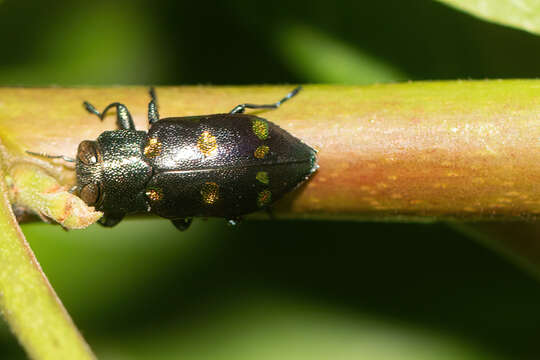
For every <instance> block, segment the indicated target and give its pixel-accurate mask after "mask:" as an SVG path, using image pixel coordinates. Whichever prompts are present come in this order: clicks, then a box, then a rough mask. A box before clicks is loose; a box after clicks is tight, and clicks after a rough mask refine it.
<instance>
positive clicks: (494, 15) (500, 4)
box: [438, 0, 540, 34]
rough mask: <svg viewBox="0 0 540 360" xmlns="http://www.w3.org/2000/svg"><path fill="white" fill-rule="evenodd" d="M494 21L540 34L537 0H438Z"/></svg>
mask: <svg viewBox="0 0 540 360" xmlns="http://www.w3.org/2000/svg"><path fill="white" fill-rule="evenodd" d="M438 1H440V2H442V3H445V4H447V5H449V6H452V7H454V8H457V9H460V10H462V11H465V12H468V13H470V14H471V15H474V16H477V17H479V18H481V19H484V20H488V21H491V22H494V23H498V24H502V25H507V26H511V27H514V28H517V29H520V30H525V31H529V32H531V33H534V34H540V1H539V0H498V1H495V0H438Z"/></svg>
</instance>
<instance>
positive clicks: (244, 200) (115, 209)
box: [29, 87, 318, 230]
mask: <svg viewBox="0 0 540 360" xmlns="http://www.w3.org/2000/svg"><path fill="white" fill-rule="evenodd" d="M300 89H301V87H297V88H296V89H294V90H293V91H291V92H290V93H289V94H287V95H286V96H285V97H284V98H283V99H281V100H280V101H278V102H276V103H274V104H263V105H257V104H240V105H237V106H235V107H234V108H233V109H232V110H231V111H230V112H229V113H224V114H212V115H200V116H186V117H170V118H164V119H160V118H159V113H158V106H157V99H156V94H155V91H154V89H153V88H151V89H150V97H151V100H150V103H149V104H148V121H149V124H150V127H149V129H148V132H146V131H140V130H136V129H135V124H134V123H133V119H132V117H131V114H130V112H129V110H128V108H127V107H126V106H125V105H124V104H121V103H118V102H114V103H111V104H109V105H108V106H106V107H105V109H104V110H103V111H102V112H99V111H98V110H97V109H96V108H95V107H94V106H93V105H91V104H90V103H89V102H86V101H85V102H84V103H83V104H84V106H85V108H86V110H87V111H88V112H90V113H92V114H95V115H97V116H98V117H99V118H100V119H101V120H103V118H104V117H105V114H106V113H107V111H108V110H110V109H113V108H116V116H117V125H118V128H119V129H118V130H112V131H105V132H103V133H102V134H101V135H99V137H98V138H97V139H96V140H95V141H89V140H85V141H82V142H81V143H80V144H79V147H78V150H77V157H76V159H70V158H68V157H65V156H51V155H43V154H40V155H43V156H47V157H51V158H57V157H61V158H63V159H65V160H67V161H74V162H75V170H76V175H77V185H76V189H75V192H76V193H77V194H78V195H79V197H80V198H81V199H82V200H84V202H85V203H86V204H88V205H89V206H94V207H95V208H96V210H99V211H102V212H103V213H104V215H103V217H102V218H101V219H100V220H99V222H100V223H101V224H102V225H104V226H114V225H116V224H117V223H118V222H120V221H121V220H122V218H123V217H124V216H125V215H126V214H129V213H136V212H150V213H153V214H156V215H159V216H162V217H165V218H168V219H171V221H172V223H173V224H174V225H175V226H176V227H177V228H178V229H179V230H186V229H187V228H188V227H189V225H190V224H191V221H192V218H193V217H223V218H225V219H227V220H228V221H229V223H230V224H232V225H234V224H236V222H237V221H238V220H239V219H240V217H241V216H243V215H246V214H249V213H251V212H254V211H257V210H261V209H268V207H269V206H270V205H271V204H273V203H274V202H275V201H276V200H278V199H279V198H281V197H282V196H283V195H284V194H286V193H287V192H289V191H291V190H292V189H294V188H295V187H297V186H299V185H300V184H301V183H303V182H304V181H305V180H307V179H308V178H309V176H310V175H311V174H313V172H315V171H316V170H317V168H318V165H317V157H316V153H317V151H316V150H314V149H313V148H311V147H310V146H308V145H307V144H305V143H303V142H302V141H300V140H299V139H297V138H295V137H294V136H292V135H291V134H289V133H288V132H287V131H285V130H283V129H281V128H280V127H278V126H277V125H275V124H273V123H272V122H270V121H268V120H266V119H263V118H260V117H258V116H255V115H248V114H244V111H245V109H276V108H278V107H279V106H280V105H281V104H282V103H284V102H285V101H287V100H288V99H290V98H291V97H293V96H295V95H296V94H297V93H298V92H299V91H300ZM29 153H30V154H36V153H32V152H29Z"/></svg>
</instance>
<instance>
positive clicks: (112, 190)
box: [75, 130, 152, 213]
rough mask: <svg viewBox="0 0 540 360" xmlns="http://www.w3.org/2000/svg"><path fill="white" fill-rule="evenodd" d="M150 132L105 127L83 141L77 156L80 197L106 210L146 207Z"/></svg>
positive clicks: (117, 211) (149, 169)
mask: <svg viewBox="0 0 540 360" xmlns="http://www.w3.org/2000/svg"><path fill="white" fill-rule="evenodd" d="M146 139H147V136H146V133H145V132H144V131H135V130H115V131H105V132H104V133H102V134H101V135H100V136H99V137H98V138H97V140H96V141H88V140H85V141H83V142H81V143H80V144H79V148H78V150H77V159H76V167H75V169H76V172H77V188H78V190H79V197H80V198H81V199H82V200H84V202H86V203H87V204H88V205H89V206H94V207H95V208H96V209H97V210H100V211H104V212H106V213H107V212H111V213H112V212H115V213H128V212H132V211H136V210H140V209H141V208H143V207H144V201H143V197H142V195H141V192H142V193H144V191H143V190H144V187H145V185H146V183H147V182H148V180H149V178H150V176H151V175H152V168H151V167H150V165H149V164H148V163H147V162H146V160H145V158H144V156H143V148H144V146H145V144H146Z"/></svg>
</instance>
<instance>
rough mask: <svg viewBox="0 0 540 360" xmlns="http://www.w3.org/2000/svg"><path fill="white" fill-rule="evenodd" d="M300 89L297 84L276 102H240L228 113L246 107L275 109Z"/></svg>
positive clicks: (242, 109)
mask: <svg viewBox="0 0 540 360" xmlns="http://www.w3.org/2000/svg"><path fill="white" fill-rule="evenodd" d="M300 90H302V87H301V86H298V87H297V88H295V89H294V90H293V91H291V92H290V93H288V94H287V95H285V97H284V98H283V99H281V100H279V101H278V102H276V103H273V104H260V105H258V104H240V105H236V106H235V107H234V109H232V110H231V112H230V113H229V114H242V113H243V112H244V111H245V110H246V109H277V108H278V107H280V106H281V104H283V103H284V102H285V101H287V100H289V99H290V98H292V97H293V96H294V95H296V94H298V92H299V91H300Z"/></svg>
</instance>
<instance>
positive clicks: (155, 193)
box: [146, 188, 163, 201]
mask: <svg viewBox="0 0 540 360" xmlns="http://www.w3.org/2000/svg"><path fill="white" fill-rule="evenodd" d="M146 196H147V197H148V198H149V199H150V200H152V201H159V200H161V199H162V198H163V191H162V190H161V189H157V188H154V189H148V190H146Z"/></svg>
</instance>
